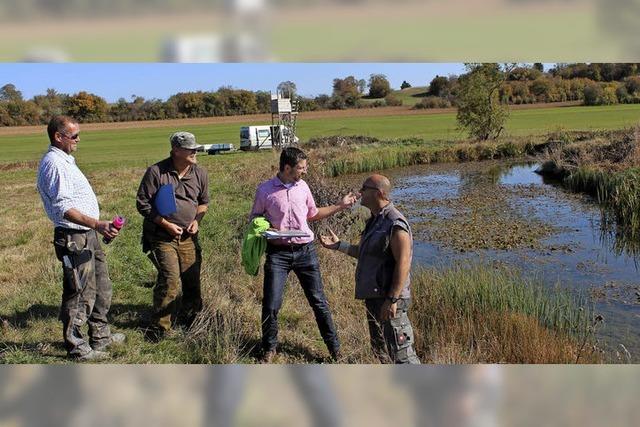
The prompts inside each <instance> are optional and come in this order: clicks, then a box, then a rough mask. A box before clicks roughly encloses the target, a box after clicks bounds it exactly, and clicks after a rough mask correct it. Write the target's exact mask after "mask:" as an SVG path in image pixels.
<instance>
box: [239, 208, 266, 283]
mask: <svg viewBox="0 0 640 427" xmlns="http://www.w3.org/2000/svg"><path fill="white" fill-rule="evenodd" d="M269 227H271V224H269V221H267V220H266V219H265V218H264V217H262V216H258V217H255V218H254V219H253V221H251V223H249V225H248V226H247V230H246V232H245V234H244V240H243V241H242V266H243V267H244V271H246V272H247V274H250V275H252V276H257V275H258V269H259V268H260V258H262V254H264V251H265V250H266V249H267V238H266V237H263V236H262V233H264V232H265V231H267V230H268V229H269Z"/></svg>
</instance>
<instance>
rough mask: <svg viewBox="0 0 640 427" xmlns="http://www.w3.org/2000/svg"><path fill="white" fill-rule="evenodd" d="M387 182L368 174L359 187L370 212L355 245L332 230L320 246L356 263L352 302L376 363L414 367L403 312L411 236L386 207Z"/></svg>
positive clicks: (405, 224) (403, 220)
mask: <svg viewBox="0 0 640 427" xmlns="http://www.w3.org/2000/svg"><path fill="white" fill-rule="evenodd" d="M390 193H391V183H390V182H389V179H388V178H387V177H385V176H382V175H371V176H370V177H369V178H367V179H366V180H365V181H364V184H362V188H361V189H360V195H361V204H362V206H364V207H366V208H368V209H369V210H370V211H371V218H369V220H368V221H367V223H366V226H365V229H364V231H363V232H362V236H361V238H360V243H359V244H357V245H350V244H348V243H346V242H342V241H340V239H339V238H338V236H336V235H335V234H334V233H333V232H332V231H330V233H331V235H330V236H320V242H321V243H322V245H323V246H324V247H325V248H328V249H333V250H338V251H340V252H343V253H345V254H347V255H350V256H352V257H354V258H357V259H358V265H357V267H356V298H357V299H362V300H364V302H365V306H366V310H367V323H368V325H369V334H370V337H371V346H372V348H373V351H374V353H375V354H376V356H377V357H378V359H379V360H380V361H381V362H382V363H389V362H393V363H411V364H419V363H420V360H418V357H417V356H416V353H415V351H414V348H413V341H414V335H413V329H412V327H411V323H410V322H409V318H408V317H407V310H408V309H409V302H410V296H411V294H410V291H409V283H410V270H411V256H412V252H413V249H412V246H413V238H412V234H411V227H410V226H409V223H408V221H407V219H406V218H405V217H404V215H402V213H400V211H398V209H396V208H395V206H394V205H393V203H391V201H390V198H389V195H390Z"/></svg>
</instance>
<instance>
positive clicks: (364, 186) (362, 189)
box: [360, 185, 379, 193]
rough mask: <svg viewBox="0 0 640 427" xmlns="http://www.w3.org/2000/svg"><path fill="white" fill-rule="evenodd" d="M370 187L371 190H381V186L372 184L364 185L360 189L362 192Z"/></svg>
mask: <svg viewBox="0 0 640 427" xmlns="http://www.w3.org/2000/svg"><path fill="white" fill-rule="evenodd" d="M366 189H369V190H376V191H377V190H379V188H377V187H372V186H371V185H363V186H362V188H361V189H360V192H361V193H362V192H363V191H364V190H366Z"/></svg>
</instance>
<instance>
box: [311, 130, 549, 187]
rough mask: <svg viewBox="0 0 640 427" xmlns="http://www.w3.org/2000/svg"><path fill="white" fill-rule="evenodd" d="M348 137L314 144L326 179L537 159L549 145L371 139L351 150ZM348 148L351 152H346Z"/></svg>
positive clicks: (531, 140)
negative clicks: (429, 166) (438, 165)
mask: <svg viewBox="0 0 640 427" xmlns="http://www.w3.org/2000/svg"><path fill="white" fill-rule="evenodd" d="M346 140H349V138H348V137H346V138H342V137H333V138H317V139H313V140H311V141H310V142H311V143H312V144H315V146H318V147H322V149H321V150H320V151H319V152H313V154H315V155H316V156H317V158H318V164H319V165H321V167H322V169H323V172H324V174H325V175H326V176H329V177H336V176H340V175H347V174H356V173H364V172H371V171H379V170H384V169H391V168H397V167H405V166H414V165H424V164H430V163H445V162H466V161H479V160H492V159H505V158H514V157H522V156H525V155H534V154H536V153H539V152H540V151H542V150H543V149H544V148H545V147H546V146H547V144H548V139H547V138H546V137H523V138H516V137H511V138H504V139H502V140H500V141H496V142H483V143H468V142H459V143H455V144H452V143H450V142H444V141H431V142H427V141H423V140H420V139H417V138H410V139H399V140H392V141H379V140H376V139H375V138H373V139H368V140H365V141H362V142H356V143H354V144H348V145H347V147H345V146H344V144H343V143H342V142H343V141H346ZM345 148H347V149H345Z"/></svg>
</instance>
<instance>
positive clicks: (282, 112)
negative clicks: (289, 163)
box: [271, 93, 299, 149]
mask: <svg viewBox="0 0 640 427" xmlns="http://www.w3.org/2000/svg"><path fill="white" fill-rule="evenodd" d="M285 95H287V96H285ZM290 96H291V95H290V94H284V93H276V94H275V95H274V94H273V93H272V94H271V143H272V145H273V147H274V148H278V149H282V148H285V147H289V146H291V145H297V144H298V141H299V140H298V137H297V136H296V119H297V118H298V103H297V102H296V100H295V99H293V98H291V97H290Z"/></svg>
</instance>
